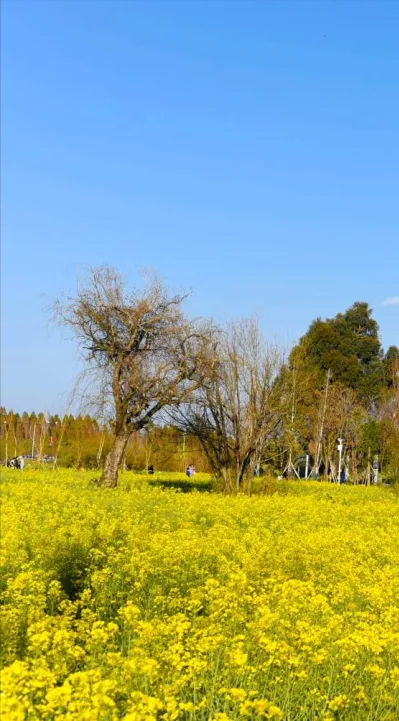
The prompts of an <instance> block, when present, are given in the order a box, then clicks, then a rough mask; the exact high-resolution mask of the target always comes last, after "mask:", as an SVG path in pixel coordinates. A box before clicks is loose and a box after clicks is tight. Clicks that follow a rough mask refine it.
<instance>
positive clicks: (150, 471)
mask: <svg viewBox="0 0 399 721" xmlns="http://www.w3.org/2000/svg"><path fill="white" fill-rule="evenodd" d="M147 473H148V475H149V476H153V475H154V466H153V465H151V466H148V471H147Z"/></svg>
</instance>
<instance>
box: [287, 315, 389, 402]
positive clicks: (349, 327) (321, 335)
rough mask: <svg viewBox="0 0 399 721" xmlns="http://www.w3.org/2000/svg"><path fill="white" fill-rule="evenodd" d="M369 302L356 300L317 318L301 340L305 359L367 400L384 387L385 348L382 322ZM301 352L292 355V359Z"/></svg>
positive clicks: (376, 396) (302, 354) (301, 348)
mask: <svg viewBox="0 0 399 721" xmlns="http://www.w3.org/2000/svg"><path fill="white" fill-rule="evenodd" d="M371 313H372V310H371V308H370V307H369V305H368V304H367V303H354V304H353V305H352V306H351V307H350V308H348V310H347V311H345V313H338V315H336V316H335V318H330V319H327V320H321V319H320V318H318V319H317V320H315V321H314V322H313V323H312V324H311V326H310V328H309V330H308V332H307V333H306V335H305V336H303V338H301V340H300V342H299V350H300V351H301V353H300V354H299V355H300V356H302V359H303V360H304V361H305V363H306V364H308V365H309V366H310V367H312V366H313V367H316V368H317V369H318V370H319V371H320V373H321V375H322V374H323V373H325V372H326V371H327V370H331V371H332V376H333V380H334V381H338V382H340V383H342V384H343V385H344V386H346V387H347V388H352V389H353V390H355V391H356V393H357V394H358V396H359V398H360V399H362V400H363V401H371V400H375V399H376V398H378V397H379V395H380V394H381V392H382V389H383V387H384V365H383V351H382V346H381V342H380V339H379V335H378V324H377V322H376V321H375V320H374V319H373V318H372V316H371ZM295 357H298V353H296V354H291V362H292V361H293V359H294V358H295Z"/></svg>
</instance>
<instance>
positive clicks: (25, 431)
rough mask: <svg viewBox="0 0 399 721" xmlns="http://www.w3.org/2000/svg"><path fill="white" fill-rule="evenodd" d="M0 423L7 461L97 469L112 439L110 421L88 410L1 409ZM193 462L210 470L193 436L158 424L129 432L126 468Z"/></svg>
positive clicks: (179, 466)
mask: <svg viewBox="0 0 399 721" xmlns="http://www.w3.org/2000/svg"><path fill="white" fill-rule="evenodd" d="M0 424H1V427H0V459H1V461H2V462H3V463H6V462H7V461H9V460H10V459H12V458H14V457H18V456H20V455H23V456H25V457H27V459H28V460H34V462H35V463H38V464H40V463H42V464H45V465H48V466H49V467H54V466H56V465H58V466H62V467H66V468H88V469H99V468H101V467H102V465H103V462H104V458H105V457H106V455H107V453H108V452H109V450H110V448H111V446H112V442H113V437H114V433H113V427H112V423H110V422H108V421H104V422H102V421H101V420H98V419H96V418H94V417H92V416H91V415H90V414H86V415H76V416H74V415H73V414H66V415H63V416H59V415H58V414H54V415H51V414H49V413H46V412H42V413H37V414H36V413H34V412H33V413H28V412H26V411H25V412H23V413H21V414H20V413H15V412H14V411H13V410H7V409H6V408H0ZM189 464H194V465H195V467H196V468H197V469H198V470H201V471H204V472H207V471H209V470H210V468H209V464H208V463H207V459H206V457H205V456H204V454H203V452H202V449H201V447H200V446H199V444H198V443H197V442H196V441H195V439H193V438H191V437H187V436H185V435H184V434H183V433H181V432H180V431H179V430H178V429H176V428H173V427H172V426H158V425H156V424H154V423H153V424H150V425H149V426H147V428H146V429H145V430H143V431H142V432H137V433H133V434H132V435H131V437H130V439H129V442H128V444H127V448H126V452H125V455H124V457H123V459H122V466H123V468H125V469H126V470H134V471H139V472H141V471H147V470H148V468H149V467H150V466H154V467H155V469H158V470H163V471H184V470H185V469H186V468H187V466H188V465H189Z"/></svg>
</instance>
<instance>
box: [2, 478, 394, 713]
mask: <svg viewBox="0 0 399 721" xmlns="http://www.w3.org/2000/svg"><path fill="white" fill-rule="evenodd" d="M92 477H93V472H84V471H79V472H77V471H72V470H58V471H56V472H51V471H48V470H47V471H46V470H42V471H40V470H27V471H26V472H24V473H18V472H14V471H4V472H3V476H2V482H1V492H2V510H1V521H2V540H1V557H0V564H1V605H0V619H1V628H0V633H1V665H2V671H1V706H0V709H1V718H4V719H7V720H9V721H25V719H28V720H29V721H30V720H31V719H32V720H36V719H43V720H45V721H53V720H55V719H61V718H63V719H67V721H78V720H79V721H80V720H83V721H85V720H87V721H92V720H93V721H94V720H95V719H101V720H102V721H113V720H114V719H126V720H127V721H160V720H164V721H174V720H175V719H181V720H182V721H192V720H200V721H233V720H239V719H243V720H246V719H274V720H276V721H312V720H316V719H317V720H319V719H320V720H323V721H336V720H337V719H340V720H341V719H343V720H348V721H364V720H366V719H367V720H368V721H377V720H378V721H394V720H395V719H399V711H398V709H399V624H398V619H399V567H398V558H399V514H398V506H399V497H398V495H397V494H396V493H395V491H393V490H390V489H386V488H363V487H357V488H350V487H336V486H330V485H328V484H326V485H324V484H318V483H312V482H309V483H285V484H282V486H281V488H282V489H284V493H283V494H281V493H274V494H273V495H271V496H269V497H262V496H256V497H251V498H248V497H247V496H236V497H228V496H222V495H218V494H216V493H212V494H210V493H199V492H193V493H191V494H189V493H179V492H177V491H175V490H162V489H160V488H156V487H151V486H150V485H149V484H148V483H147V481H146V479H145V477H143V476H138V475H134V474H132V473H126V474H124V475H123V476H122V479H121V485H120V487H119V488H118V489H116V490H112V491H109V490H105V489H101V488H97V487H96V486H95V485H93V484H91V483H90V480H91V478H92ZM166 477H169V480H171V481H173V480H178V479H179V478H180V479H181V480H183V479H184V474H182V475H181V477H180V476H177V475H176V474H165V478H166ZM202 480H203V481H204V483H205V482H206V481H207V478H206V477H203V478H202Z"/></svg>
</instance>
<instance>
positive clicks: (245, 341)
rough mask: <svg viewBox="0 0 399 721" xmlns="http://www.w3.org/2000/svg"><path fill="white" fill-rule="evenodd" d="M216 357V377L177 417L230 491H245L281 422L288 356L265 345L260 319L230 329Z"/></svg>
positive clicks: (239, 323)
mask: <svg viewBox="0 0 399 721" xmlns="http://www.w3.org/2000/svg"><path fill="white" fill-rule="evenodd" d="M214 355H215V359H217V365H216V366H215V373H214V375H213V376H211V378H210V379H208V382H207V383H205V384H204V385H203V386H202V387H200V388H199V389H198V390H197V392H196V394H195V399H194V401H192V402H191V403H190V404H186V405H183V406H180V407H179V408H178V409H177V410H176V411H175V412H173V413H172V417H173V421H174V423H175V425H176V426H177V427H178V428H179V429H180V430H182V431H183V432H185V433H187V434H191V435H193V436H195V437H197V439H198V440H199V442H200V443H201V445H202V448H203V449H204V452H205V454H206V456H207V458H208V461H209V463H210V466H211V468H212V470H213V472H214V473H216V474H217V475H218V476H219V477H221V478H222V479H223V482H224V486H225V489H226V490H234V489H235V490H239V488H240V487H241V485H242V483H243V481H244V479H245V477H246V476H247V475H248V474H249V472H250V470H251V468H252V466H253V463H254V461H255V460H256V459H259V458H262V455H263V454H264V452H265V449H266V447H267V444H268V442H269V441H270V439H271V438H272V436H273V434H274V433H275V432H276V429H277V427H278V425H279V423H280V420H281V413H280V406H279V392H278V389H277V384H276V378H277V375H278V372H279V371H280V369H281V365H282V355H281V352H280V351H279V350H278V348H277V347H275V346H268V345H267V344H266V343H265V342H264V340H263V339H262V337H261V334H260V331H259V327H258V324H257V322H256V321H254V320H242V321H240V322H238V323H234V324H232V325H231V326H229V327H228V328H227V329H226V331H225V332H224V333H223V335H222V336H221V338H220V339H219V341H218V343H217V344H216V345H215V349H214Z"/></svg>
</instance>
